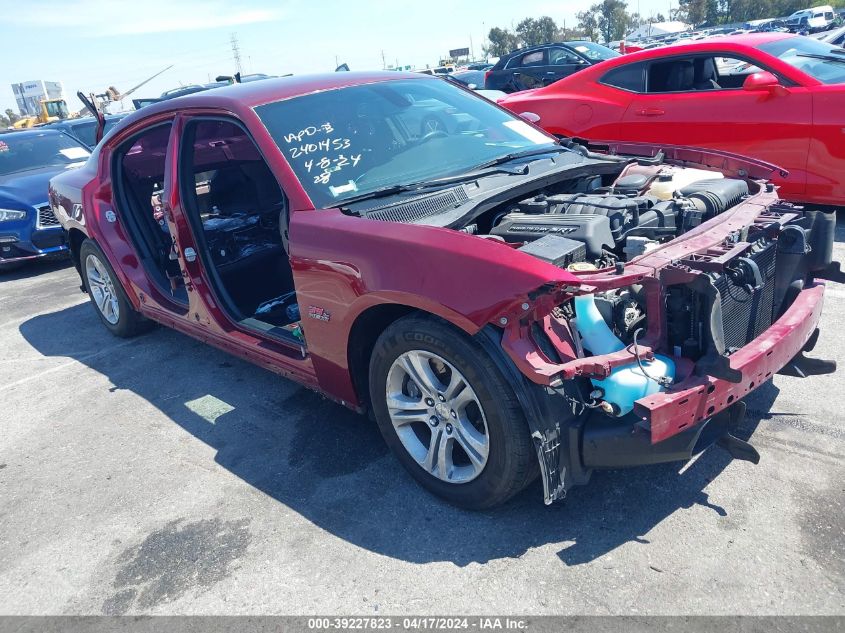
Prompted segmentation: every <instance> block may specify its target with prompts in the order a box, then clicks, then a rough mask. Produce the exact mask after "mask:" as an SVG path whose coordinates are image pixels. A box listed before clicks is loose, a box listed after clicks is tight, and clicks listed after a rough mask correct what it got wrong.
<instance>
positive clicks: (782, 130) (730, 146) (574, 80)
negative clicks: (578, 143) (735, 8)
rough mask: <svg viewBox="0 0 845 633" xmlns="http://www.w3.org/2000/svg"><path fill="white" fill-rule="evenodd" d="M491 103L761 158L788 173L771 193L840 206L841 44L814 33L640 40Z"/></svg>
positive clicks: (580, 128) (548, 122) (612, 135)
mask: <svg viewBox="0 0 845 633" xmlns="http://www.w3.org/2000/svg"><path fill="white" fill-rule="evenodd" d="M500 103H501V104H502V105H504V106H505V107H507V108H509V109H511V110H513V111H514V112H516V113H518V114H521V113H524V112H532V113H534V114H535V115H538V116H539V121H538V125H540V126H541V127H543V129H545V130H548V131H549V132H552V133H553V134H556V135H560V136H568V137H575V138H580V139H585V140H588V141H594V142H595V141H636V142H651V143H672V144H674V145H689V146H693V147H709V148H714V149H719V150H724V151H728V152H734V153H737V154H742V155H744V156H752V157H755V158H759V159H761V160H765V161H767V162H770V163H773V164H775V165H777V166H778V167H780V168H782V169H783V170H785V171H786V172H788V174H776V175H775V176H774V178H773V180H774V182H775V183H776V184H777V185H779V186H780V191H779V193H780V195H781V197H783V198H785V199H787V200H791V201H796V202H807V203H815V204H823V205H837V204H842V203H845V177H843V176H845V142H843V141H845V134H843V131H844V130H845V118H843V112H845V51H843V49H841V48H840V47H838V46H832V45H830V44H827V43H824V42H820V41H819V40H815V39H812V38H808V37H803V36H798V35H790V34H788V33H787V34H784V33H759V34H749V35H741V36H733V37H723V38H714V39H710V40H702V41H697V42H692V43H688V44H678V45H675V46H666V47H663V48H656V49H650V50H645V51H641V52H638V53H632V54H630V55H625V56H624V57H619V58H616V59H612V60H610V61H608V62H604V63H602V64H598V65H596V66H593V67H590V68H587V69H586V70H583V71H581V72H579V73H576V74H575V75H572V76H571V77H568V78H566V79H563V80H561V81H558V82H557V83H554V84H552V85H550V86H547V87H545V88H540V89H537V90H533V91H528V92H522V93H517V94H513V95H510V96H508V97H506V98H504V99H502V100H501V101H500ZM533 118H534V117H532V119H533Z"/></svg>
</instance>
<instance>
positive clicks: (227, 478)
mask: <svg viewBox="0 0 845 633" xmlns="http://www.w3.org/2000/svg"><path fill="white" fill-rule="evenodd" d="M840 220H841V218H840ZM836 254H837V258H838V259H839V260H841V261H845V226H843V225H842V224H841V223H840V225H839V227H838V233H837V244H836ZM843 315H845V287H843V286H834V285H831V286H830V290H829V292H828V294H827V298H826V305H825V309H824V314H823V317H822V324H821V328H822V329H821V338H820V340H819V343H818V345H817V347H816V350H815V351H814V352H813V354H812V355H813V356H817V357H822V358H832V359H835V360H837V361H838V362H839V364H840V367H842V369H841V370H840V372H839V373H838V374H834V375H830V376H819V377H813V378H810V379H806V380H799V379H796V378H789V377H783V376H777V377H775V379H774V381H773V382H770V383H767V384H765V385H764V386H762V387H761V388H759V389H758V390H757V391H756V392H754V393H753V394H752V395H751V396H750V397H749V398H748V399H747V403H748V416H747V419H746V421H745V422H744V424H743V427H742V432H743V435H744V436H746V437H750V438H751V440H750V441H751V442H752V443H753V444H754V446H755V447H756V448H757V449H758V450H759V451H760V454H761V455H762V459H761V461H760V464H759V465H756V466H755V465H753V464H750V463H747V462H740V461H731V459H730V458H729V457H728V455H727V454H726V453H725V452H724V451H721V450H719V449H712V450H709V451H707V452H705V453H704V454H703V455H702V456H700V457H699V458H698V459H697V460H696V461H694V462H692V463H691V464H688V465H685V466H683V465H682V466H679V465H661V466H654V467H646V468H639V469H633V470H624V471H614V472H600V473H596V474H595V475H594V477H593V480H592V482H591V483H590V485H589V486H587V487H584V488H576V489H574V490H572V491H571V492H570V493H569V496H568V498H567V499H566V501H565V502H564V503H562V504H559V505H555V506H552V507H546V506H544V505H543V502H542V491H541V489H540V487H539V484H535V485H534V486H533V487H531V488H530V489H528V490H526V491H525V492H524V493H523V494H521V495H520V496H519V497H517V498H516V499H514V500H513V501H512V502H510V503H509V504H507V505H506V506H504V507H502V508H499V509H496V510H493V511H488V512H483V513H471V512H464V511H461V510H457V509H455V508H452V507H450V506H448V505H446V504H444V503H442V502H440V501H438V500H437V499H435V498H434V497H432V496H430V495H428V494H427V493H425V492H424V491H423V490H422V489H420V488H419V487H418V486H416V485H415V484H414V483H413V482H412V480H411V479H410V477H409V476H408V475H406V474H405V473H404V471H403V470H402V469H401V468H400V466H399V464H398V463H397V462H396V460H395V459H394V458H393V457H392V456H391V455H390V454H389V453H388V450H387V448H386V446H385V444H384V442H383V441H382V439H381V437H380V435H379V433H378V431H377V429H376V427H375V425H374V424H373V423H371V422H370V421H369V420H368V419H366V418H364V417H362V416H358V415H355V414H353V413H351V412H349V411H347V410H346V409H344V408H342V407H340V406H338V405H335V404H333V403H330V402H328V401H326V400H324V399H323V398H321V397H319V396H317V395H315V394H313V393H312V392H309V391H308V390H306V389H303V388H300V387H299V386H297V385H296V384H294V383H292V382H289V381H287V380H285V379H282V378H280V377H278V376H276V375H274V374H271V373H269V372H267V371H264V370H262V369H259V368H257V367H254V366H252V365H249V364H247V363H246V362H243V361H241V360H238V359H236V358H234V357H232V356H229V355H227V354H225V353H224V352H221V351H217V350H215V349H212V348H210V347H208V346H205V345H203V344H201V343H199V342H197V341H194V340H193V339H190V338H188V337H186V336H184V335H181V334H178V333H176V332H174V331H171V330H168V329H165V328H157V329H156V330H154V331H153V332H151V333H149V334H147V335H144V336H141V337H139V338H136V339H132V340H121V339H117V338H114V337H112V336H111V335H110V334H109V333H108V332H107V331H106V329H105V328H104V327H102V326H101V324H100V323H99V321H98V319H97V317H96V315H95V313H94V311H93V308H92V307H91V305H89V303H88V301H87V297H86V296H85V295H83V294H82V293H81V292H80V291H79V279H78V277H77V275H76V272H75V271H74V270H73V268H70V267H68V266H67V265H66V264H39V265H34V266H30V267H27V268H26V269H24V270H23V271H19V272H16V273H13V274H7V275H4V276H3V277H0V420H1V421H2V422H0V612H2V613H5V614H141V613H143V614H313V613H322V614H381V615H385V614H404V613H415V614H479V613H497V614H502V613H510V614H620V613H625V614H631V613H635V614H772V615H774V614H796V615H798V614H840V615H841V614H845V597H844V596H845V582H843V581H845V562H843V560H845V558H843V526H845V506H843V499H845V495H843V489H845V461H843V448H845V439H843V438H844V437H845V433H844V432H843V423H845V378H843V376H845V373H843V372H845V341H843V334H842V333H843V332H845V316H843Z"/></svg>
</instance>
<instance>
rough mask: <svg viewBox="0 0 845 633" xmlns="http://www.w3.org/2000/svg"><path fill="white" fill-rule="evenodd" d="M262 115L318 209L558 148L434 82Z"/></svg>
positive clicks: (307, 101) (266, 109)
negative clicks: (526, 152)
mask: <svg viewBox="0 0 845 633" xmlns="http://www.w3.org/2000/svg"><path fill="white" fill-rule="evenodd" d="M255 111H256V113H257V114H258V116H259V117H260V118H261V120H262V121H263V123H264V125H265V126H266V127H267V130H268V131H269V132H270V135H271V136H272V137H273V140H274V141H275V142H276V144H277V145H278V146H279V148H280V149H281V150H282V152H283V153H284V155H285V158H287V160H288V162H289V163H290V165H291V167H292V168H293V170H294V172H296V175H297V177H298V178H299V180H300V182H301V183H302V186H303V187H304V188H305V190H306V192H307V193H308V196H309V197H310V198H311V200H312V202H313V203H314V205H315V206H316V207H317V208H327V207H332V206H337V205H338V203H339V202H341V201H343V200H344V199H345V198H351V197H353V196H354V197H357V196H360V195H362V194H365V193H368V192H371V191H375V190H377V189H382V188H385V187H391V186H396V185H408V184H411V183H417V182H424V181H430V180H434V179H437V178H444V177H447V176H454V175H458V174H462V173H465V172H467V171H470V170H472V169H473V168H475V167H478V166H479V165H481V164H483V163H486V162H489V161H491V160H494V159H496V158H500V157H502V156H505V155H507V154H511V153H513V152H518V151H521V150H525V149H535V148H538V147H543V146H545V145H547V146H549V148H552V147H553V146H554V143H555V139H553V138H552V137H550V136H548V135H546V134H545V133H544V132H541V131H539V130H538V129H536V128H534V127H533V126H531V125H529V124H528V123H526V122H525V121H523V120H522V119H519V118H517V117H515V116H513V115H511V114H509V113H507V112H505V111H504V110H502V109H500V108H498V107H496V106H495V105H493V104H492V103H490V102H489V101H487V100H486V99H483V98H481V97H477V96H475V95H473V94H471V93H469V92H467V91H466V90H463V89H461V88H459V87H457V86H454V85H452V84H451V83H449V82H446V81H441V80H433V79H401V80H391V81H382V82H378V83H372V84H367V85H360V86H351V87H348V88H340V89H336V90H326V91H323V92H318V93H315V94H310V95H304V96H301V97H295V98H292V99H287V100H285V101H277V102H275V103H269V104H266V105H262V106H258V107H257V108H255Z"/></svg>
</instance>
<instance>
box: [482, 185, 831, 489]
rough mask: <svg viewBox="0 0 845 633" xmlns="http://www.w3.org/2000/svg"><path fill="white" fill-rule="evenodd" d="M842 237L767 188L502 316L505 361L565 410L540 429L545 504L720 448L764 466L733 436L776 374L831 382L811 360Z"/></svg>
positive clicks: (553, 409) (538, 424)
mask: <svg viewBox="0 0 845 633" xmlns="http://www.w3.org/2000/svg"><path fill="white" fill-rule="evenodd" d="M834 228H835V216H834V214H832V213H825V212H822V211H817V210H804V209H801V208H799V207H794V206H791V205H789V204H785V203H782V202H780V201H779V200H778V199H777V195H776V193H775V192H774V190H773V189H772V188H771V187H770V186H765V185H764V184H763V183H760V188H759V191H758V192H757V193H756V194H754V195H750V196H748V197H746V198H745V199H744V200H743V201H742V202H740V203H739V204H737V205H736V206H734V207H732V208H731V209H729V210H727V211H725V212H723V213H721V214H720V215H718V216H716V217H714V218H712V219H711V220H709V221H707V222H705V223H702V224H701V225H700V226H697V227H695V228H693V229H691V230H689V231H687V232H685V233H684V234H682V235H681V236H680V237H678V238H676V239H673V240H671V241H669V242H666V243H664V244H661V245H658V246H656V247H653V248H651V249H649V250H648V252H646V253H644V254H641V255H639V256H636V257H634V258H632V259H631V260H630V261H629V262H626V263H624V264H622V263H620V262H617V264H616V266H615V267H614V268H612V269H611V268H607V269H602V270H584V271H576V272H575V274H576V276H577V277H578V278H579V281H580V282H581V284H580V286H577V287H575V286H574V285H573V284H570V285H569V286H568V287H563V286H560V285H558V286H555V287H554V288H551V287H549V288H545V289H539V290H538V292H537V296H535V297H534V298H533V299H531V300H530V301H528V302H522V303H520V304H515V305H514V306H512V309H511V310H509V311H508V312H506V313H504V314H502V316H501V317H500V320H499V325H502V324H504V326H503V327H502V331H501V338H500V344H501V348H502V349H503V350H504V351H505V353H506V354H507V356H508V357H509V358H510V361H511V362H512V363H513V365H514V366H515V367H516V368H518V370H519V372H520V374H521V377H523V378H524V379H525V380H526V381H527V382H528V383H531V386H530V387H527V388H528V389H529V390H532V391H533V393H534V397H535V399H536V400H537V401H543V400H554V401H555V404H554V405H549V406H547V410H546V411H545V412H544V413H543V414H541V415H545V416H546V417H538V416H537V415H535V417H534V418H533V420H532V434H533V437H534V438H535V445H536V448H537V451H538V459H539V460H540V465H541V470H542V471H543V478H544V485H545V496H546V502H547V503H551V502H552V501H554V500H556V499H559V498H562V497H563V496H564V495H565V493H566V490H567V489H568V488H569V487H571V486H573V485H577V484H581V483H585V482H586V481H587V479H588V478H589V473H590V472H591V471H592V470H593V469H602V468H619V467H625V466H634V465H641V464H649V463H658V462H665V461H675V460H686V459H688V458H690V457H691V456H692V455H694V454H696V453H697V452H699V451H701V450H703V449H704V448H706V447H707V446H709V445H711V444H713V443H718V444H719V445H720V446H722V447H724V448H726V449H727V450H728V451H729V452H730V453H731V455H733V456H734V457H735V458H739V459H746V460H749V461H753V462H755V463H756V461H757V460H758V459H759V455H757V452H756V451H755V450H754V449H753V447H751V446H750V445H749V444H747V443H746V442H743V441H742V440H739V439H738V438H736V437H734V436H733V435H732V431H733V430H735V429H736V427H737V426H738V424H739V423H740V422H741V420H742V414H743V413H744V405H743V404H742V402H741V399H742V398H743V397H744V396H745V395H747V394H748V393H749V392H750V391H752V390H754V389H756V388H757V387H759V386H760V385H761V384H763V383H765V382H766V381H767V380H769V379H770V378H771V377H772V376H773V375H774V374H776V373H783V374H787V375H791V376H797V377H807V376H811V375H814V374H822V373H830V372H832V371H834V370H835V363H833V362H827V361H819V360H812V359H809V358H807V357H806V356H804V352H805V351H809V350H810V349H812V347H813V345H814V344H815V340H816V338H817V336H818V322H819V318H820V315H821V310H822V305H823V298H824V283H823V281H824V280H825V279H834V280H837V281H843V274H842V273H841V272H839V267H838V264H837V263H835V262H833V261H832V244H833V234H834ZM536 408H538V407H536V406H535V409H536ZM535 413H536V412H535Z"/></svg>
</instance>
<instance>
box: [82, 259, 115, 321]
mask: <svg viewBox="0 0 845 633" xmlns="http://www.w3.org/2000/svg"><path fill="white" fill-rule="evenodd" d="M85 276H86V278H87V279H88V288H89V289H90V291H91V298H92V299H93V300H94V304H95V305H96V306H97V309H98V310H99V311H100V314H102V315H103V318H104V319H105V320H106V321H108V322H109V323H111V324H112V325H116V324H117V322H118V320H119V319H120V304H119V303H118V301H117V292H116V291H115V287H114V282H112V278H111V276H110V275H109V273H108V270H107V269H106V267H105V265H104V264H103V262H101V261H100V259H99V258H98V257H97V256H96V255H88V257H86V258H85Z"/></svg>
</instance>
